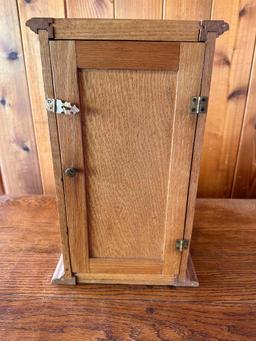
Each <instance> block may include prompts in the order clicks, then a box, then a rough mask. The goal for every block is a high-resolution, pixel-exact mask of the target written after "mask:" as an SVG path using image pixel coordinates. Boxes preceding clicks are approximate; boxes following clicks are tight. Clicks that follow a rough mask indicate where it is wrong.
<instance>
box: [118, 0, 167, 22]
mask: <svg viewBox="0 0 256 341" xmlns="http://www.w3.org/2000/svg"><path fill="white" fill-rule="evenodd" d="M162 10H163V0H140V1H136V0H115V18H118V19H161V18H162Z"/></svg>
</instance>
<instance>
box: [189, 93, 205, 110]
mask: <svg viewBox="0 0 256 341" xmlns="http://www.w3.org/2000/svg"><path fill="white" fill-rule="evenodd" d="M207 107H208V97H206V96H198V97H197V96H193V97H192V98H191V113H192V114H203V113H206V112H207Z"/></svg>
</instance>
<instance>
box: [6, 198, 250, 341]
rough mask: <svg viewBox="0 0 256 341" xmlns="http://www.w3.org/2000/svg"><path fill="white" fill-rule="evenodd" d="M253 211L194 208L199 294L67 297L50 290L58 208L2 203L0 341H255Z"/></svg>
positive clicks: (234, 203) (230, 205) (26, 201)
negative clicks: (0, 340)
mask: <svg viewBox="0 0 256 341" xmlns="http://www.w3.org/2000/svg"><path fill="white" fill-rule="evenodd" d="M255 210H256V202H255V200H209V199H207V200H202V199H201V200H199V201H198V202H197V209H196V216H195V229H194V231H195V233H194V239H193V243H192V248H193V256H194V257H193V258H194V260H195V266H196V268H197V271H198V275H199V280H200V283H201V286H200V287H199V288H198V289H183V288H180V289H177V290H172V289H170V288H169V287H159V286H154V287H152V286H131V285H130V286H129V285H108V286H106V285H95V284H94V285H92V284H87V285H78V286H76V287H72V288H70V287H63V286H54V285H51V283H50V279H51V275H52V272H53V269H54V267H55V265H56V261H57V259H58V256H59V252H60V251H59V245H58V244H59V243H58V238H59V236H58V223H57V212H56V206H55V201H54V199H52V198H49V197H26V198H17V199H12V198H8V197H4V198H1V201H0V226H1V227H0V264H1V270H2V271H1V273H0V283H1V285H0V294H1V295H0V296H1V299H0V307H1V314H0V325H1V328H0V337H1V339H5V340H26V339H32V338H34V339H36V340H50V341H51V340H60V341H63V340H67V341H70V340H78V341H79V340H81V341H83V340H86V339H88V340H93V341H94V340H95V341H96V340H99V339H107V340H111V339H112V340H113V339H116V340H129V339H131V340H156V341H160V340H173V341H181V340H184V341H191V340H192V341H205V340H214V339H216V337H217V338H218V339H219V340H225V341H234V340H236V341H240V340H245V341H254V340H255V337H256V329H255V323H254V321H255V318H256V311H255V299H256V290H255V280H256V272H255V262H256V252H255V242H256V240H255ZM21 214H22V217H24V219H20V216H21ZM35 226H37V229H35V228H34V227H35ZM223 239H225V240H227V241H228V242H227V243H224V244H221V245H220V240H223ZM28 269H29V271H28ZM21 278H22V280H21ZM186 317H187V318H186ZM188 317H189V318H188Z"/></svg>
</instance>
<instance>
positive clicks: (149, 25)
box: [26, 18, 229, 42]
mask: <svg viewBox="0 0 256 341" xmlns="http://www.w3.org/2000/svg"><path fill="white" fill-rule="evenodd" d="M26 26H28V27H29V28H30V29H31V30H32V31H33V32H35V33H39V31H40V30H46V31H47V32H48V36H49V39H60V40H61V39H76V40H80V39H83V40H144V41H199V42H204V41H207V35H208V32H215V33H216V37H218V36H220V35H221V34H222V33H224V32H225V31H227V30H228V29H229V24H228V23H226V22H225V21H224V20H201V21H187V20H186V21H182V20H142V19H141V20H140V19H53V18H31V19H29V20H28V21H27V22H26Z"/></svg>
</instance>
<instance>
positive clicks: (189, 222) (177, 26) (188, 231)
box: [27, 18, 228, 287]
mask: <svg viewBox="0 0 256 341" xmlns="http://www.w3.org/2000/svg"><path fill="white" fill-rule="evenodd" d="M27 26H29V27H30V28H31V29H32V30H33V31H34V32H36V33H38V35H39V41H40V52H41V61H42V72H43V79H44V88H45V96H46V98H48V97H50V98H54V97H55V94H54V86H53V73H52V65H51V53H50V45H49V44H50V43H51V41H52V40H58V41H62V40H64V41H65V40H71V41H73V40H101V41H104V40H105V41H107V40H111V41H113V40H130V41H132V40H134V41H156V42H180V43H182V42H193V43H197V44H198V43H200V44H204V45H205V49H204V62H203V66H202V67H203V71H202V78H201V85H200V93H199V96H206V97H208V95H209V90H210V81H211V73H212V64H213V56H214V49H215V40H216V38H217V37H218V36H219V35H220V34H222V33H223V32H225V31H226V30H227V29H228V24H227V23H225V22H224V21H221V20H219V21H218V20H216V21H210V20H209V21H200V22H199V21H169V20H164V21H162V20H153V21H152V20H112V19H52V18H32V19H30V20H28V22H27ZM205 120H206V115H205V114H198V115H197V117H196V129H195V136H194V143H193V152H192V161H191V168H190V175H189V177H190V181H189V188H188V197H187V203H186V205H187V208H186V218H185V228H184V234H183V238H184V239H187V240H189V241H190V240H191V235H192V227H193V217H194V208H195V200H196V193H197V184H198V176H199V164H200V154H201V149H202V141H203V133H204V126H205ZM48 122H49V131H50V140H51V148H52V156H53V166H54V175H55V182H56V194H57V204H58V212H59V221H60V234H61V243H62V256H61V258H60V260H59V263H58V265H57V268H56V270H55V273H54V276H53V282H54V283H64V284H75V283H76V282H79V283H92V282H93V283H94V282H97V283H128V284H160V285H174V286H192V287H195V286H198V280H197V277H196V274H195V270H194V266H193V262H192V259H191V257H190V254H189V247H188V248H186V249H184V250H183V251H182V252H181V260H180V270H179V275H178V276H177V278H170V277H168V276H165V275H162V276H158V279H157V280H156V278H155V276H153V275H150V274H143V275H140V277H141V278H140V279H138V276H137V280H136V281H134V280H133V279H132V275H131V276H130V279H129V278H127V276H122V274H116V275H115V276H113V274H104V276H103V277H102V275H100V274H99V276H98V278H96V279H95V274H93V276H92V277H91V278H90V276H88V274H86V276H85V275H83V274H82V273H81V274H80V273H78V274H75V275H74V273H73V272H72V265H71V263H72V262H71V256H70V245H69V239H68V222H67V212H66V204H65V200H66V199H65V189H64V184H63V172H62V165H61V149H60V141H59V135H58V126H57V115H56V114H54V113H49V112H48ZM189 244H190V243H189ZM189 246H190V245H189ZM96 277H97V276H96Z"/></svg>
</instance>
